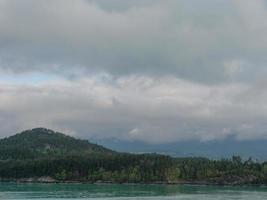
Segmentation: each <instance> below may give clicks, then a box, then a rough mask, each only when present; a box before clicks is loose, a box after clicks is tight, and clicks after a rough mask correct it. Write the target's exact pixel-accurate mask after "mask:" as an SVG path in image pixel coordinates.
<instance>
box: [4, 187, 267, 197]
mask: <svg viewBox="0 0 267 200" xmlns="http://www.w3.org/2000/svg"><path fill="white" fill-rule="evenodd" d="M0 199H1V200H2V199H3V200H8V199H12V200H25V199H28V200H31V199H34V200H38V199H41V200H51V199H54V200H63V199H68V200H71V199H75V200H77V199H94V200H116V199H118V200H180V199H183V200H211V199H216V200H228V199H230V200H231V199H232V200H239V199H242V200H251V199H252V200H265V199H266V200H267V188H266V187H216V186H182V185H89V184H15V183H0Z"/></svg>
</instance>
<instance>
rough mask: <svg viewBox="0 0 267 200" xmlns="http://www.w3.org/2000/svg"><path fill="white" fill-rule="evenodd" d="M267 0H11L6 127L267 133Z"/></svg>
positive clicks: (5, 31)
mask: <svg viewBox="0 0 267 200" xmlns="http://www.w3.org/2000/svg"><path fill="white" fill-rule="evenodd" d="M266 63H267V1H265V0H253V1H252V0H201V1H196V0H127V1H126V0H38V1H36V0H24V1H21V0H0V127H1V130H0V137H4V136H8V135H12V134H14V133H16V132H20V131H22V130H24V129H31V128H35V127H47V128H51V129H54V130H58V131H62V132H65V133H67V134H71V135H74V136H77V137H80V138H87V139H88V138H92V137H94V138H109V137H115V138H120V139H126V140H142V141H146V142H150V143H165V142H170V141H179V140H192V139H193V140H200V141H209V140H221V139H225V138H227V137H229V136H231V137H233V136H234V137H235V138H236V139H238V140H251V139H266V138H267V78H266V77H267V66H266Z"/></svg>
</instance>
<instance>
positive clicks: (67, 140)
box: [0, 128, 112, 160]
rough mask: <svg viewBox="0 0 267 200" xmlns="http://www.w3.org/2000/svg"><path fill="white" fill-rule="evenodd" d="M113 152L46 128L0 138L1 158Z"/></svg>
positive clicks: (30, 157)
mask: <svg viewBox="0 0 267 200" xmlns="http://www.w3.org/2000/svg"><path fill="white" fill-rule="evenodd" d="M111 152H112V151H111V150H108V149H106V148H104V147H102V146H99V145H96V144H92V143H90V142H88V141H87V140H80V139H75V138H73V137H71V136H68V135H64V134H62V133H59V132H54V131H52V130H49V129H45V128H35V129H32V130H26V131H23V132H21V133H18V134H16V135H14V136H11V137H8V138H4V139H1V140H0V160H7V159H33V158H44V157H48V156H49V157H51V156H52V157H54V156H65V155H75V154H92V153H111Z"/></svg>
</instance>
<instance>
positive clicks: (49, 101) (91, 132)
mask: <svg viewBox="0 0 267 200" xmlns="http://www.w3.org/2000/svg"><path fill="white" fill-rule="evenodd" d="M253 87H254V88H253ZM253 87H252V86H249V85H244V84H234V83H231V84H222V85H213V86H210V85H205V84H196V83H194V82H189V81H186V80H181V79H177V78H175V77H171V76H166V77H161V78H157V77H148V76H123V77H120V78H113V77H112V76H109V78H103V76H102V75H95V76H92V77H91V78H83V79H77V80H75V81H70V80H54V81H50V82H49V83H41V84H39V85H36V86H32V85H24V86H23V85H22V86H19V85H14V84H13V85H10V84H4V83H3V84H1V85H0V113H1V119H0V123H1V127H2V130H6V131H7V130H8V131H9V132H5V133H4V132H3V131H2V134H4V135H7V134H12V133H14V132H16V131H20V130H22V129H28V128H32V127H36V126H45V127H49V128H53V129H56V130H62V131H67V133H71V134H76V135H77V136H79V137H83V138H90V137H98V138H105V137H117V138H124V139H128V140H143V141H146V142H152V143H163V142H170V141H174V140H189V139H194V140H202V141H206V140H214V139H215V140H216V139H223V138H225V137H228V136H230V135H236V137H237V138H238V139H258V138H265V137H267V132H264V131H262V130H265V129H263V128H264V127H265V126H266V125H265V121H266V119H267V114H266V113H267V112H266V111H267V107H266V105H265V103H264V102H266V100H267V92H265V93H264V94H262V95H261V96H260V98H259V97H258V96H250V97H249V98H245V97H246V96H248V95H250V94H251V92H252V91H255V89H257V87H260V86H259V85H258V86H256V85H254V86H253ZM255 87H256V88H255ZM259 89H260V88H259ZM10 122H12V124H13V126H10ZM11 130H12V131H13V132H10V131H11ZM2 136H3V135H2Z"/></svg>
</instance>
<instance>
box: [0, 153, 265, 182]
mask: <svg viewBox="0 0 267 200" xmlns="http://www.w3.org/2000/svg"><path fill="white" fill-rule="evenodd" d="M43 176H49V177H52V178H54V179H55V180H57V181H80V182H99V181H101V182H112V183H126V182H127V183H183V182H188V183H206V184H267V163H266V162H265V163H258V162H254V161H253V160H252V159H249V160H246V161H242V160H241V158H240V157H238V156H234V157H233V158H232V159H228V160H227V159H224V160H209V159H205V158H179V159H175V158H171V157H169V156H163V155H157V154H144V155H133V154H102V153H98V154H91V155H88V154H86V155H79V156H78V155H75V156H66V157H58V158H56V157H54V158H50V159H48V158H45V159H25V160H18V159H17V160H14V159H13V160H4V161H0V177H1V178H2V180H7V179H21V178H30V177H43Z"/></svg>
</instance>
